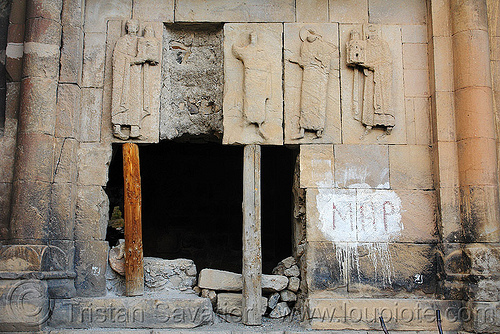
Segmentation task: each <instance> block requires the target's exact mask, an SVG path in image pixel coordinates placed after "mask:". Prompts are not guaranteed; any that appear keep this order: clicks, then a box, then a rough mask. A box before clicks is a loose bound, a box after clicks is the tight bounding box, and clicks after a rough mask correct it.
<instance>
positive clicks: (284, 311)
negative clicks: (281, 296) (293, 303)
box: [269, 302, 291, 319]
mask: <svg viewBox="0 0 500 334" xmlns="http://www.w3.org/2000/svg"><path fill="white" fill-rule="evenodd" d="M290 312H291V311H290V308H289V307H288V304H287V303H285V302H282V303H278V304H277V305H276V307H275V308H274V310H272V311H271V313H269V317H270V318H274V319H277V318H283V317H286V316H287V315H289V314H290Z"/></svg>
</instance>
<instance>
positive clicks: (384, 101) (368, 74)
mask: <svg viewBox="0 0 500 334" xmlns="http://www.w3.org/2000/svg"><path fill="white" fill-rule="evenodd" d="M339 30H340V44H341V45H342V52H341V85H342V89H341V96H342V99H341V101H342V111H343V113H342V116H343V117H342V137H343V138H342V142H343V143H345V144H361V143H364V144H374V143H383V144H406V142H407V139H406V111H405V103H404V88H403V62H402V52H403V51H402V40H401V27H399V26H378V25H360V24H357V25H350V24H341V25H340V29H339Z"/></svg>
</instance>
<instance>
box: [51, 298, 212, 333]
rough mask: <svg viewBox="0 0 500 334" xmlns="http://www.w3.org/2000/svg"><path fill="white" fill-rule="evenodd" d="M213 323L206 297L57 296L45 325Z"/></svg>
mask: <svg viewBox="0 0 500 334" xmlns="http://www.w3.org/2000/svg"><path fill="white" fill-rule="evenodd" d="M212 322H213V311H212V305H211V304H210V301H209V300H208V299H205V298H200V297H196V296H194V295H191V297H188V296H185V295H182V297H179V296H178V295H172V296H162V297H158V296H152V297H147V296H146V297H143V296H140V297H104V298H73V299H71V300H60V299H59V300H57V301H56V303H55V306H54V312H53V315H52V317H51V319H50V321H49V323H48V324H49V326H51V327H53V328H68V327H70V328H99V327H100V328H194V327H198V326H201V325H208V324H211V323H212ZM122 332H124V331H123V330H122V331H119V332H118V331H117V332H114V331H111V333H122Z"/></svg>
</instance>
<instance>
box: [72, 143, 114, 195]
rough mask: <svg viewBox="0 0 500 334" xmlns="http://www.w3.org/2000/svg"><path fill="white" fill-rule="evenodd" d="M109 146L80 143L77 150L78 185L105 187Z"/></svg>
mask: <svg viewBox="0 0 500 334" xmlns="http://www.w3.org/2000/svg"><path fill="white" fill-rule="evenodd" d="M110 160H111V145H100V144H90V143H89V144H85V143H81V144H80V147H79V149H78V184H81V185H99V186H105V185H106V183H107V182H108V167H109V163H110Z"/></svg>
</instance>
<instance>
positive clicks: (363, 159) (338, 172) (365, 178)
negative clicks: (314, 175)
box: [334, 144, 389, 189]
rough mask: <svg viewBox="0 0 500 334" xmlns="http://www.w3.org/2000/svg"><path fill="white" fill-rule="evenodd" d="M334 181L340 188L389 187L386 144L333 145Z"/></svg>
mask: <svg viewBox="0 0 500 334" xmlns="http://www.w3.org/2000/svg"><path fill="white" fill-rule="evenodd" d="M334 151H335V183H336V185H337V186H338V187H340V188H377V189H389V150H388V146H387V145H343V144H342V145H335V146H334Z"/></svg>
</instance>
